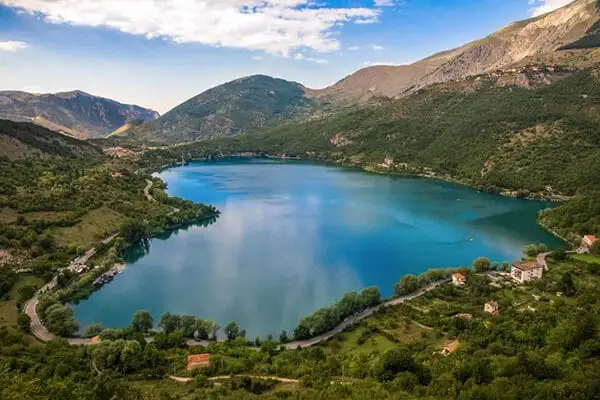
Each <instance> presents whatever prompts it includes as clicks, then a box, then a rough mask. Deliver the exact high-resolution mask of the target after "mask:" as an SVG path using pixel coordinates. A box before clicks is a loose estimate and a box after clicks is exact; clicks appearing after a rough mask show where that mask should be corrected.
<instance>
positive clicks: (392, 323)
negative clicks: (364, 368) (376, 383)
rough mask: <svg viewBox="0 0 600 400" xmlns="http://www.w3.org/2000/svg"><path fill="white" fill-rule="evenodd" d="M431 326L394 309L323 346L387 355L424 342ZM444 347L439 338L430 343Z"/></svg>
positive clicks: (335, 350) (329, 349)
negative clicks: (402, 344) (399, 346)
mask: <svg viewBox="0 0 600 400" xmlns="http://www.w3.org/2000/svg"><path fill="white" fill-rule="evenodd" d="M429 331H431V328H429V327H428V326H425V325H422V324H419V323H418V322H415V321H413V320H411V319H410V318H407V317H406V316H404V315H402V312H401V311H400V310H399V309H398V308H390V309H389V310H387V311H386V312H385V313H380V314H377V315H376V316H375V317H373V318H369V319H368V320H366V321H365V322H363V323H362V324H361V325H359V326H357V327H355V328H354V329H352V330H349V331H346V332H344V333H342V334H341V335H339V336H337V337H336V338H334V339H332V340H330V341H328V342H326V343H324V344H323V345H321V347H322V348H323V350H324V351H325V352H326V353H353V354H370V353H372V352H374V351H377V352H379V353H383V352H385V351H386V350H388V349H391V348H393V347H394V346H396V345H397V344H398V343H407V344H408V343H414V342H417V341H420V340H422V339H423V337H424V336H425V335H426V333H427V332H429ZM428 344H431V345H433V346H437V345H441V342H440V341H439V340H437V339H433V340H432V341H430V343H428Z"/></svg>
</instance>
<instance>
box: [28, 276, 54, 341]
mask: <svg viewBox="0 0 600 400" xmlns="http://www.w3.org/2000/svg"><path fill="white" fill-rule="evenodd" d="M55 285H56V278H53V279H52V280H51V281H50V282H48V283H47V284H46V285H44V286H43V287H42V288H41V289H40V291H38V292H37V293H36V294H35V295H34V296H33V297H32V298H31V299H29V300H27V301H26V302H25V306H24V307H23V310H24V311H25V314H27V315H29V318H31V325H30V326H31V333H32V334H33V335H34V336H35V337H36V338H38V339H39V340H41V341H42V342H49V341H51V340H54V339H56V336H54V335H53V334H52V333H50V332H48V329H46V327H45V326H44V324H42V321H41V320H40V318H39V317H38V314H37V311H36V307H37V303H38V296H39V294H40V293H42V292H43V291H46V290H49V289H52V288H53V287H54V286H55Z"/></svg>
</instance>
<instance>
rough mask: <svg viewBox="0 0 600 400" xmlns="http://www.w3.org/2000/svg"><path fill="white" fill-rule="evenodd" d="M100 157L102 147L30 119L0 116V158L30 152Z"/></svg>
mask: <svg viewBox="0 0 600 400" xmlns="http://www.w3.org/2000/svg"><path fill="white" fill-rule="evenodd" d="M34 154H35V155H40V156H60V157H66V158H89V159H97V158H99V157H100V156H101V155H102V151H101V150H100V148H98V147H95V146H93V145H92V144H90V143H88V142H84V141H81V140H77V139H74V138H72V137H69V136H65V135H61V134H59V133H56V132H54V131H51V130H48V129H46V128H42V127H41V126H37V125H34V124H31V123H27V122H12V121H7V120H1V119H0V157H7V158H9V159H19V158H25V157H28V156H31V155H34Z"/></svg>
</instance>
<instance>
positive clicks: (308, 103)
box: [134, 75, 313, 142]
mask: <svg viewBox="0 0 600 400" xmlns="http://www.w3.org/2000/svg"><path fill="white" fill-rule="evenodd" d="M304 92H305V89H304V88H303V87H302V85H300V84H298V83H295V82H289V81H285V80H283V79H276V78H271V77H268V76H265V75H255V76H250V77H247V78H242V79H238V80H235V81H232V82H229V83H226V84H224V85H220V86H217V87H215V88H213V89H210V90H207V91H205V92H203V93H201V94H199V95H198V96H196V97H193V98H191V99H189V100H188V101H186V102H184V103H182V104H180V105H179V106H177V107H175V108H174V109H172V110H171V111H169V112H168V113H166V114H165V115H163V116H162V117H160V118H159V119H158V120H156V121H153V122H150V123H148V124H145V125H144V126H142V127H141V128H140V129H138V130H134V132H137V136H138V137H142V138H145V139H149V140H155V141H167V142H181V141H193V140H197V139H202V138H206V137H211V136H229V135H233V134H237V133H244V132H248V131H249V130H251V129H257V128H263V127H268V126H272V125H274V124H275V123H277V122H282V121H286V120H289V119H293V118H296V117H298V116H299V115H302V114H303V113H305V112H306V111H308V110H310V109H311V107H312V106H313V101H312V100H310V99H308V98H307V97H306V95H305V93H304Z"/></svg>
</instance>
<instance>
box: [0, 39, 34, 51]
mask: <svg viewBox="0 0 600 400" xmlns="http://www.w3.org/2000/svg"><path fill="white" fill-rule="evenodd" d="M27 47H29V46H28V45H27V43H23V42H16V41H6V42H0V51H7V52H9V53H14V52H17V51H19V50H23V49H26V48H27Z"/></svg>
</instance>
